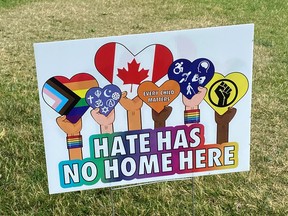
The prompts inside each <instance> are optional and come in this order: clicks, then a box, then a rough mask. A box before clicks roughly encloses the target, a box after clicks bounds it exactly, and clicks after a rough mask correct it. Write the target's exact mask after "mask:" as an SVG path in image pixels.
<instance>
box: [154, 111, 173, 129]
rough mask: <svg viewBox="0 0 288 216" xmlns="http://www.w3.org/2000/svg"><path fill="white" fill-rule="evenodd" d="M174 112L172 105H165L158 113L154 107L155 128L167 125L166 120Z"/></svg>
mask: <svg viewBox="0 0 288 216" xmlns="http://www.w3.org/2000/svg"><path fill="white" fill-rule="evenodd" d="M171 112H172V107H171V106H165V107H164V109H163V110H162V111H161V112H160V113H157V112H156V111H155V110H153V109H152V118H153V120H154V128H160V127H165V126H166V124H165V121H166V120H167V118H168V117H169V116H170V114H171Z"/></svg>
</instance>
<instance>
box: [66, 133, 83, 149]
mask: <svg viewBox="0 0 288 216" xmlns="http://www.w3.org/2000/svg"><path fill="white" fill-rule="evenodd" d="M66 140H67V149H72V148H82V147H83V144H82V136H81V135H77V136H67V137H66Z"/></svg>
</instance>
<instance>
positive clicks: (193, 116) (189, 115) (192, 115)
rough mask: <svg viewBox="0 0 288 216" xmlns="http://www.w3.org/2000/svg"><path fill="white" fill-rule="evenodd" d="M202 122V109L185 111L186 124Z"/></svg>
mask: <svg viewBox="0 0 288 216" xmlns="http://www.w3.org/2000/svg"><path fill="white" fill-rule="evenodd" d="M199 122H200V109H195V110H185V111H184V123H185V124H192V123H199Z"/></svg>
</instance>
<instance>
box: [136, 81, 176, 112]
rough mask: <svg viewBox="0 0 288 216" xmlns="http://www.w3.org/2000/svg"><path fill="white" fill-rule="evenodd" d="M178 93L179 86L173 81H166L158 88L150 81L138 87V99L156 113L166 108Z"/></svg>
mask: <svg viewBox="0 0 288 216" xmlns="http://www.w3.org/2000/svg"><path fill="white" fill-rule="evenodd" d="M179 93H180V86H179V84H178V83H177V82H176V81H174V80H167V81H166V82H164V83H163V84H162V85H161V86H160V87H158V86H157V85H156V84H154V83H153V82H150V81H146V82H143V83H141V85H140V86H139V87H138V96H139V98H140V99H141V100H142V101H143V102H144V103H146V104H147V105H148V106H150V107H151V108H152V109H153V110H155V111H156V112H157V113H160V112H161V111H162V110H163V109H164V107H165V106H168V105H169V104H170V103H171V102H172V101H173V100H174V99H175V98H176V97H177V96H178V95H179Z"/></svg>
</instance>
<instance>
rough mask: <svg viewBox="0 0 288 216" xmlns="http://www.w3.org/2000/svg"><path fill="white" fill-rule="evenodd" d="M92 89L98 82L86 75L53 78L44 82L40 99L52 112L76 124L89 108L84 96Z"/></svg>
mask: <svg viewBox="0 0 288 216" xmlns="http://www.w3.org/2000/svg"><path fill="white" fill-rule="evenodd" d="M92 87H98V82H97V80H96V79H95V78H94V77H93V76H91V75H90V74H87V73H79V74H76V75H74V76H73V77H72V78H71V79H68V78H67V77H64V76H54V77H51V78H50V79H48V80H47V81H46V82H45V84H44V86H43V88H42V97H43V99H44V101H45V102H46V104H47V105H48V106H50V107H51V108H52V109H53V110H55V111H56V112H58V113H59V114H60V115H66V118H67V119H68V120H69V121H70V122H72V123H76V122H77V121H78V120H79V119H80V118H81V117H82V116H83V115H84V113H85V112H86V111H87V109H88V108H89V105H88V104H87V103H86V101H85V95H86V92H87V91H88V90H89V89H90V88H92Z"/></svg>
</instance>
